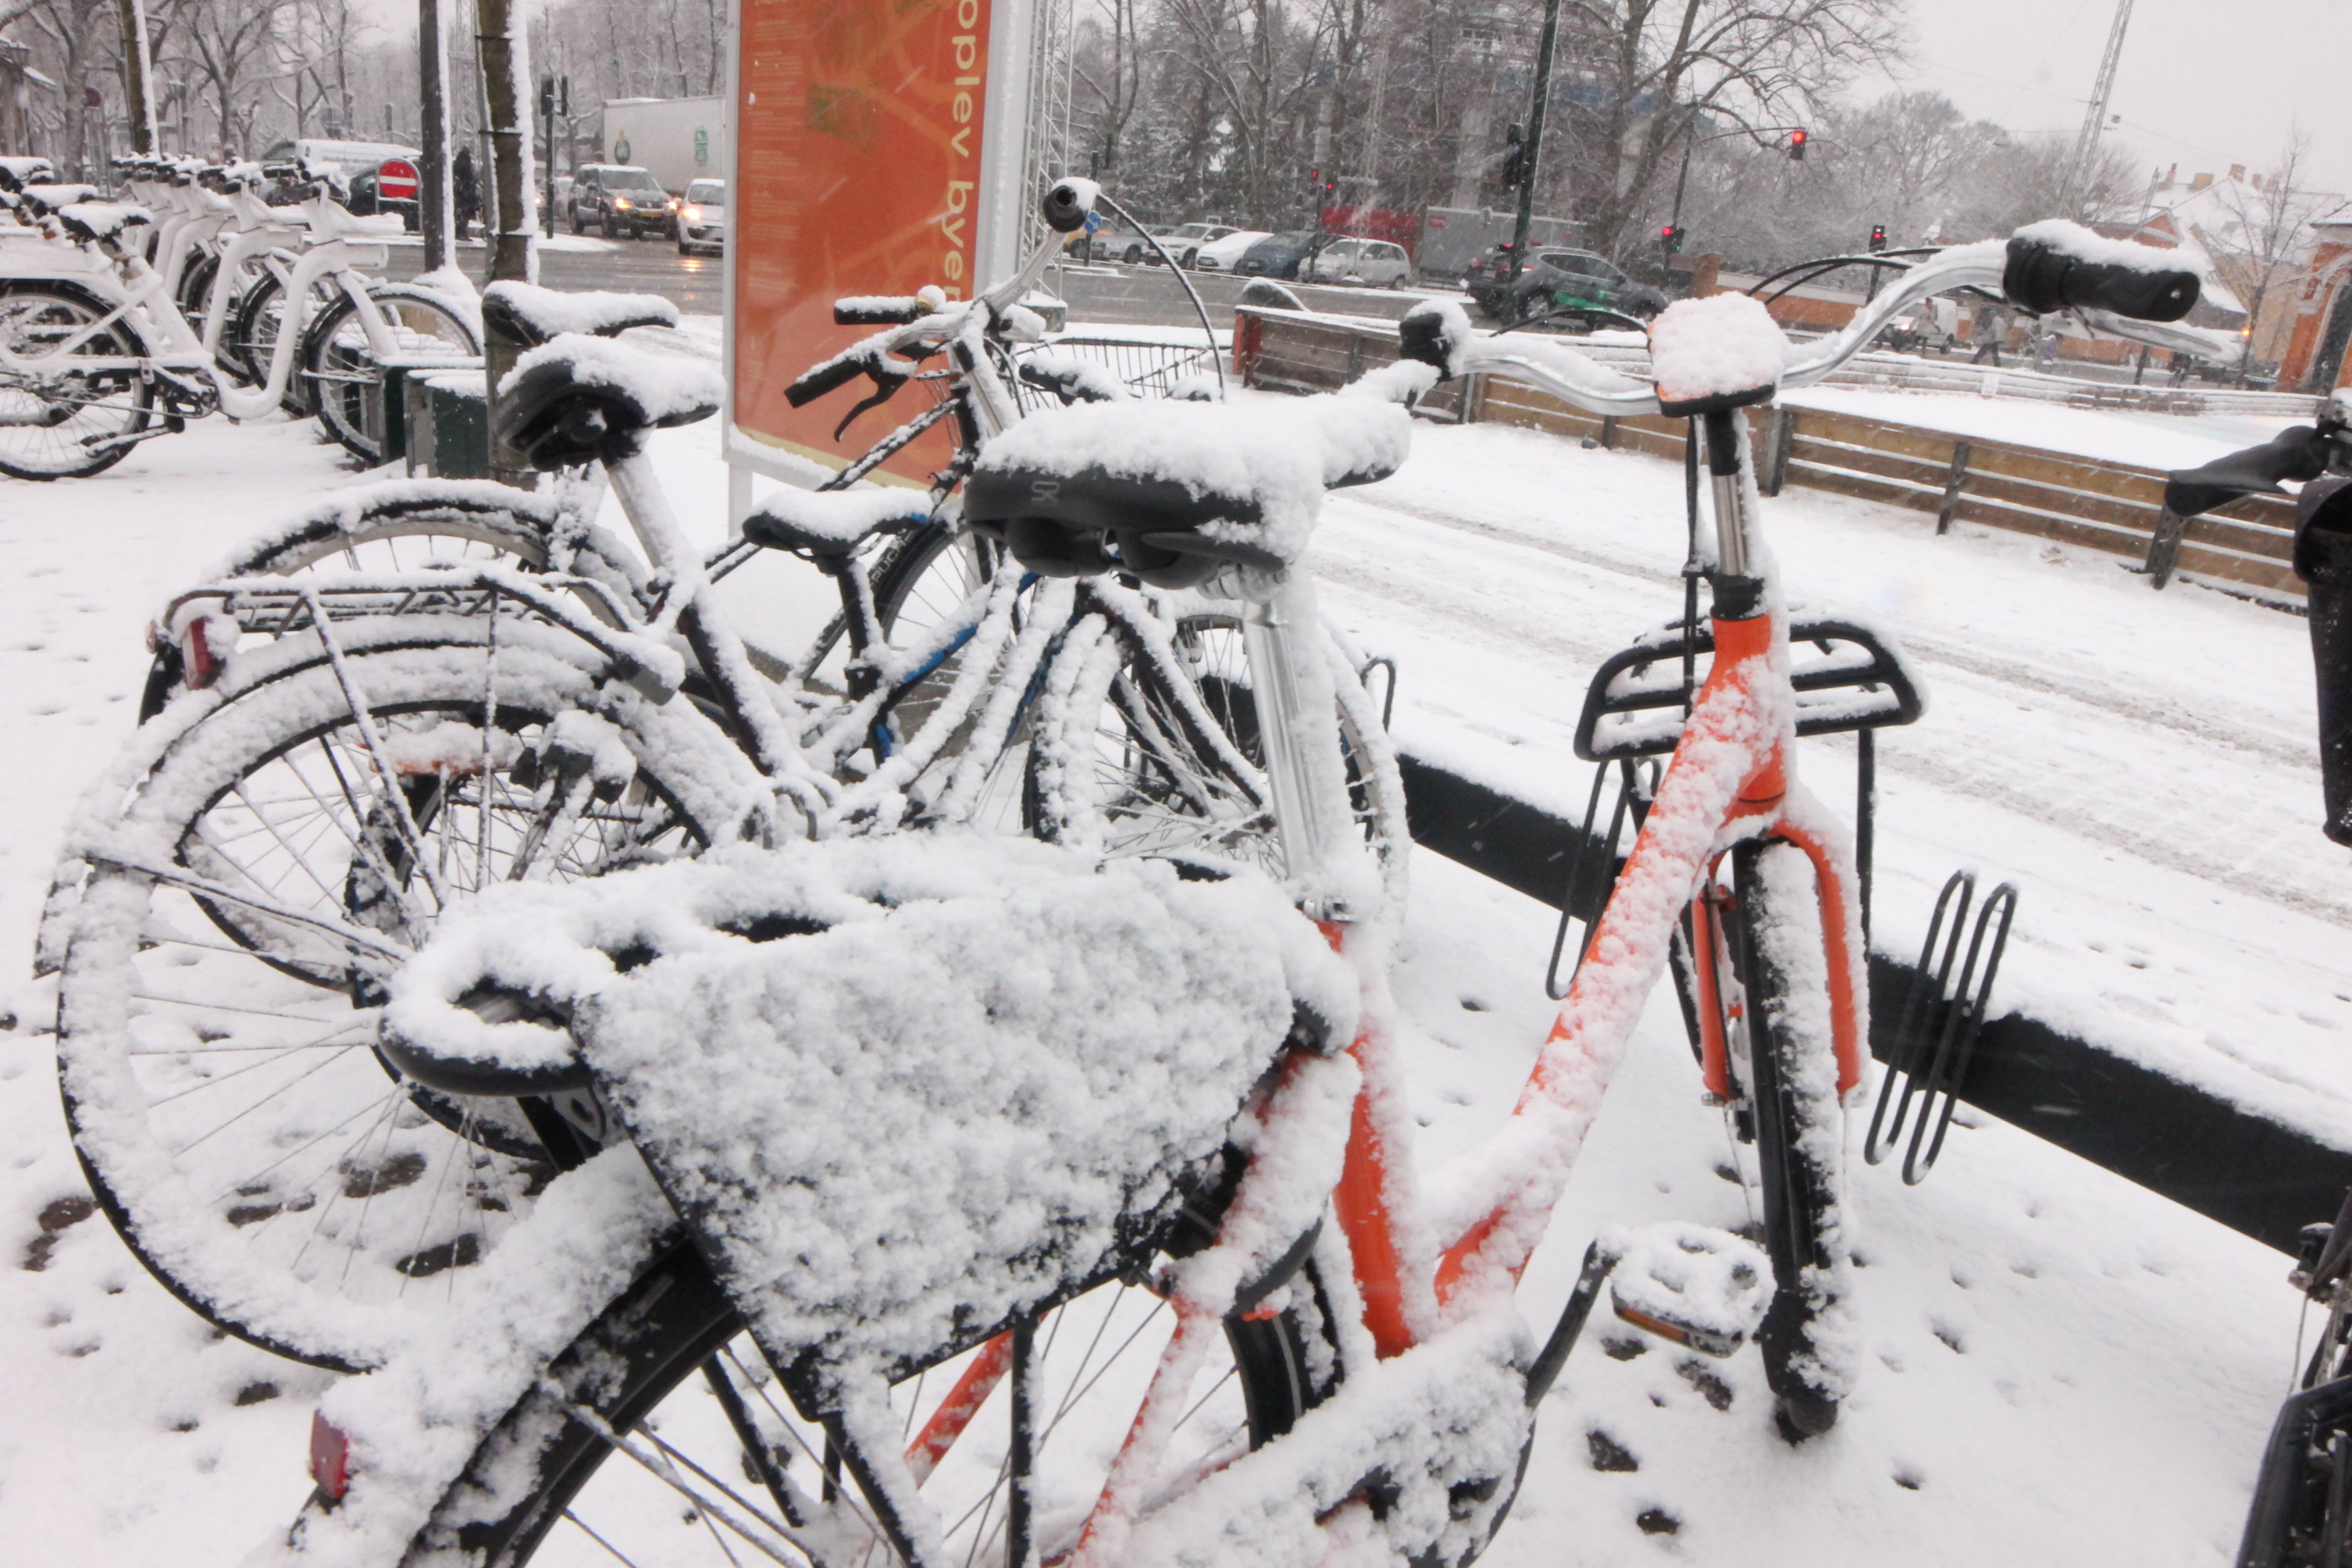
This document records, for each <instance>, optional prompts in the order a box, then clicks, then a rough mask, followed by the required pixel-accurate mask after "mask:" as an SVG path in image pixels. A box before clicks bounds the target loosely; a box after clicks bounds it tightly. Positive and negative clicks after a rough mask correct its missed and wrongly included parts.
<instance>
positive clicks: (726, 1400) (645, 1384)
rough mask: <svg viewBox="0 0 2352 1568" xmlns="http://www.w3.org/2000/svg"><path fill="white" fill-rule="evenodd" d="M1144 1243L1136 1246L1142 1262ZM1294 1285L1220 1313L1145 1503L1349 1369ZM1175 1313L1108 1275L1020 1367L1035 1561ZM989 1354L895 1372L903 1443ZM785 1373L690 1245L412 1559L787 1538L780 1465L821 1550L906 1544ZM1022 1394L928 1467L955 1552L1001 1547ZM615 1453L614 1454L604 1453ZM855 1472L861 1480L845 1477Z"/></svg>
mask: <svg viewBox="0 0 2352 1568" xmlns="http://www.w3.org/2000/svg"><path fill="white" fill-rule="evenodd" d="M1147 1261H1148V1259H1138V1260H1137V1262H1138V1266H1139V1267H1141V1266H1142V1265H1143V1264H1144V1263H1145V1262H1147ZM1291 1300H1292V1305H1290V1306H1289V1307H1286V1308H1285V1309H1283V1310H1280V1311H1278V1312H1276V1313H1274V1314H1272V1315H1270V1316H1267V1317H1265V1318H1259V1319H1250V1318H1246V1317H1241V1316H1235V1317H1234V1318H1231V1319H1228V1320H1227V1321H1226V1323H1225V1325H1224V1327H1225V1338H1224V1346H1223V1353H1222V1354H1219V1353H1217V1352H1212V1355H1211V1357H1210V1362H1211V1364H1210V1365H1209V1366H1207V1367H1206V1368H1204V1369H1203V1371H1202V1373H1201V1374H1200V1375H1199V1376H1198V1377H1197V1378H1196V1379H1195V1380H1194V1382H1193V1384H1192V1389H1191V1391H1190V1392H1189V1394H1188V1396H1187V1399H1186V1403H1185V1405H1184V1409H1185V1415H1184V1416H1183V1418H1182V1421H1181V1424H1180V1426H1179V1427H1178V1430H1177V1436H1176V1439H1175V1442H1174V1443H1173V1444H1172V1445H1171V1450H1172V1451H1171V1458H1172V1459H1173V1461H1174V1463H1173V1465H1172V1467H1171V1473H1169V1474H1167V1475H1164V1476H1162V1477H1160V1478H1155V1479H1154V1481H1153V1482H1152V1484H1151V1486H1150V1491H1149V1492H1148V1494H1147V1495H1148V1496H1149V1497H1150V1500H1151V1501H1154V1502H1157V1501H1160V1500H1164V1499H1165V1498H1166V1497H1168V1496H1169V1495H1170V1494H1171V1492H1173V1491H1175V1490H1178V1489H1181V1486H1182V1484H1183V1482H1184V1480H1186V1479H1192V1478H1196V1477H1198V1476H1200V1475H1202V1474H1205V1473H1207V1472H1208V1471H1209V1470H1211V1469H1213V1468H1216V1467H1217V1466H1219V1465H1221V1464H1222V1463H1223V1462H1225V1461H1227V1460H1229V1459H1230V1458H1233V1457H1234V1456H1236V1455H1238V1454H1239V1453H1241V1452H1244V1451H1246V1450H1248V1449H1255V1448H1257V1447H1263V1446H1264V1445H1265V1444H1266V1443H1268V1442H1271V1441H1272V1440H1274V1439H1275V1438H1276V1437H1278V1436H1281V1435H1283V1434H1284V1433H1286V1432H1287V1431H1289V1430H1290V1429H1291V1427H1292V1426H1293V1425H1294V1424H1295V1423H1296V1422H1297V1419H1298V1417H1299V1416H1300V1415H1303V1414H1304V1413H1305V1412H1306V1411H1307V1410H1308V1409H1310V1408H1312V1407H1313V1406H1314V1405H1317V1404H1318V1403H1320V1401H1321V1400H1322V1399H1323V1398H1324V1397H1325V1396H1327V1395H1328V1394H1329V1393H1330V1392H1331V1391H1332V1390H1333V1389H1334V1388H1335V1387H1336V1386H1337V1385H1338V1384H1339V1381H1340V1376H1341V1371H1342V1368H1341V1364H1340V1359H1339V1350H1338V1336H1337V1335H1336V1334H1335V1333H1334V1332H1333V1331H1332V1329H1331V1316H1330V1306H1329V1302H1328V1299H1327V1298H1326V1297H1325V1295H1324V1293H1323V1291H1322V1289H1321V1287H1320V1285H1319V1283H1318V1281H1317V1279H1316V1278H1315V1275H1314V1270H1313V1266H1312V1265H1311V1264H1310V1265H1309V1266H1308V1267H1307V1268H1306V1269H1305V1270H1302V1272H1301V1274H1300V1276H1299V1277H1298V1279H1297V1280H1296V1281H1294V1283H1293V1285H1292V1287H1291ZM1171 1319H1172V1314H1171V1312H1170V1311H1169V1310H1168V1309H1167V1307H1166V1306H1165V1304H1164V1303H1163V1302H1161V1301H1160V1299H1159V1298H1158V1297H1156V1296H1154V1295H1152V1294H1151V1292H1150V1291H1149V1290H1147V1289H1140V1288H1130V1287H1127V1286H1123V1285H1120V1284H1118V1283H1117V1282H1116V1281H1114V1282H1113V1283H1110V1284H1108V1285H1104V1286H1100V1287H1097V1289H1093V1290H1091V1291H1089V1292H1087V1293H1086V1294H1084V1295H1081V1296H1079V1297H1078V1298H1077V1299H1076V1300H1072V1301H1070V1302H1067V1303H1066V1304H1064V1305H1062V1306H1059V1307H1057V1308H1055V1310H1052V1311H1050V1312H1048V1313H1047V1314H1045V1317H1044V1318H1043V1319H1042V1321H1040V1322H1039V1323H1038V1324H1037V1326H1036V1328H1035V1330H1034V1346H1035V1347H1036V1348H1035V1351H1034V1362H1033V1365H1034V1373H1033V1376H1032V1380H1031V1383H1030V1384H1029V1388H1030V1392H1031V1402H1032V1408H1033V1409H1034V1411H1035V1413H1036V1414H1035V1417H1034V1430H1035V1431H1036V1433H1037V1437H1036V1440H1035V1443H1034V1467H1033V1469H1032V1471H1031V1478H1032V1485H1031V1495H1032V1499H1033V1508H1034V1515H1033V1517H1034V1520H1035V1525H1034V1533H1033V1539H1032V1553H1031V1555H1030V1559H1029V1560H1030V1561H1032V1562H1048V1563H1049V1562H1053V1561H1055V1560H1056V1559H1057V1558H1059V1557H1061V1556H1064V1555H1066V1553H1067V1551H1068V1549H1069V1547H1070V1545H1071V1544H1072V1542H1073V1541H1074V1539H1075V1533H1076V1529H1077V1527H1078V1525H1079V1524H1080V1523H1081V1522H1083V1521H1084V1519H1085V1517H1086V1513H1087V1509H1088V1508H1089V1507H1090V1506H1091V1505H1092V1504H1093V1502H1094V1500H1095V1498H1096V1496H1097V1494H1098V1492H1099V1490H1100V1488H1101V1484H1102V1480H1103V1476H1104V1472H1105V1468H1107V1464H1108V1459H1109V1458H1110V1456H1111V1455H1113V1454H1115V1453H1116V1452H1117V1451H1118V1446H1119V1442H1120V1439H1121V1438H1122V1437H1123V1436H1125V1434H1126V1430H1127V1424H1128V1422H1129V1419H1130V1418H1131V1417H1132V1416H1133V1415H1134V1412H1135V1409H1136V1406H1137V1405H1138V1403H1139V1399H1140V1396H1141V1393H1142V1390H1143V1387H1144V1386H1145V1384H1146V1383H1147V1382H1148V1380H1149V1378H1150V1373H1151V1371H1152V1368H1153V1367H1154V1366H1155V1365H1156V1364H1157V1363H1158V1361H1159V1358H1160V1352H1161V1350H1162V1348H1163V1347H1164V1345H1165V1344H1166V1342H1167V1340H1168V1337H1169V1333H1170V1328H1171ZM987 1353H988V1352H987V1351H986V1350H985V1349H982V1350H977V1351H971V1352H964V1353H962V1354H961V1355H958V1356H956V1357H953V1358H951V1359H948V1360H945V1361H942V1362H940V1363H937V1364H933V1365H930V1366H928V1367H925V1368H923V1369H922V1370H921V1371H919V1372H915V1373H910V1374H909V1375H907V1376H905V1377H903V1378H902V1379H901V1380H900V1381H898V1382H897V1383H896V1384H893V1385H892V1387H891V1388H890V1391H889V1400H890V1408H891V1412H892V1414H893V1415H894V1416H895V1417H896V1418H897V1421H898V1426H899V1428H900V1430H899V1436H898V1440H899V1441H902V1442H908V1441H910V1440H911V1439H913V1437H914V1436H915V1435H916V1434H917V1433H919V1432H921V1431H922V1430H924V1424H927V1423H929V1420H930V1419H931V1417H932V1415H934V1413H936V1412H938V1411H939V1410H940V1407H941V1406H942V1405H945V1404H947V1402H948V1400H949V1397H950V1392H951V1391H954V1390H956V1389H958V1387H959V1385H960V1384H961V1381H962V1379H963V1377H964V1374H965V1373H967V1372H969V1371H971V1368H972V1366H973V1363H975V1362H976V1361H977V1360H979V1359H980V1358H981V1357H982V1356H983V1355H985V1354H987ZM781 1382H782V1380H781V1379H779V1378H778V1377H777V1375H776V1373H775V1372H774V1370H773V1369H772V1368H771V1367H770V1365H769V1364H768V1363H766V1362H764V1361H763V1360H761V1357H760V1353H759V1352H758V1350H757V1348H756V1347H755V1346H754V1345H753V1344H752V1342H751V1336H750V1335H748V1334H746V1333H744V1332H743V1331H742V1324H741V1321H740V1318H738V1316H737V1315H736V1312H735V1310H734V1308H733V1307H732V1306H731V1305H730V1303H729V1301H728V1300H727V1297H726V1294H725V1292H724V1291H723V1290H722V1289H720V1288H719V1284H718V1282H717V1281H716V1280H715V1279H713V1278H712V1276H711V1274H710V1272H709V1268H708V1267H707V1266H706V1265H704V1263H703V1262H702V1261H701V1258H699V1256H698V1254H697V1253H696V1252H695V1250H694V1249H693V1248H692V1247H689V1246H687V1245H683V1244H681V1245H678V1246H677V1247H674V1248H672V1249H671V1250H670V1251H669V1252H667V1254H666V1255H665V1256H664V1257H662V1258H660V1259H658V1260H657V1261H656V1264H655V1265H654V1267H653V1268H651V1269H649V1270H648V1271H647V1272H646V1274H645V1276H644V1277H642V1278H641V1279H638V1280H637V1281H636V1283H635V1285H633V1286H632V1287H631V1288H630V1289H629V1290H628V1291H627V1292H626V1293H625V1295H623V1296H622V1297H621V1298H620V1299H619V1300H615V1301H614V1303H613V1304H612V1305H611V1306H609V1307H607V1308H606V1309H605V1310H604V1312H603V1314H602V1315H601V1316H599V1317H598V1319H597V1320H596V1321H595V1322H594V1323H593V1325H591V1326H590V1328H589V1329H588V1330H587V1331H585V1332H584V1333H583V1334H582V1335H581V1336H580V1337H579V1339H577V1340H575V1341H574V1342H573V1343H572V1346H571V1348H570V1349H568V1350H567V1351H565V1352H564V1353H563V1354H562V1356H560V1357H559V1358H557V1360H556V1361H555V1362H554V1363H553V1364H552V1366H551V1368H550V1370H549V1373H548V1374H547V1376H546V1377H545V1378H544V1379H542V1380H541V1382H540V1384H539V1385H538V1386H537V1387H536V1388H535V1389H534V1390H533V1391H532V1392H531V1393H530V1394H527V1395H525V1396H524V1398H523V1399H522V1401H521V1402H520V1404H519V1405H516V1406H515V1407H514V1408H513V1409H512V1410H511V1411H509V1413H508V1414H507V1415H506V1416H505V1417H504V1419H502V1420H501V1421H500V1422H499V1425H498V1426H496V1427H495V1428H493V1429H492V1431H491V1432H490V1434H489V1436H488V1437H487V1438H485V1439H484V1441H483V1442H482V1444H481V1445H480V1447H478V1449H477V1451H476V1453H475V1456H474V1458H473V1460H472V1462H471V1464H470V1465H469V1466H468V1467H467V1471H466V1474H465V1475H464V1476H463V1477H462V1478H461V1479H458V1481H457V1483H456V1484H455V1485H454V1486H453V1487H451V1488H450V1489H449V1491H448V1493H447V1494H446V1496H445V1497H444V1498H443V1499H442V1500H441V1503H440V1505H439V1507H438V1508H437V1509H436V1510H435V1514H434V1517H433V1520H432V1521H431V1522H430V1523H429V1524H428V1525H427V1526H426V1527H425V1530H424V1531H422V1532H420V1534H419V1535H418V1536H417V1538H416V1540H415V1542H414V1543H413V1544H412V1546H411V1548H410V1553H409V1561H411V1562H415V1561H418V1560H419V1559H420V1558H422V1557H424V1556H425V1555H426V1554H428V1553H429V1552H433V1551H435V1550H436V1549H438V1550H446V1549H447V1548H449V1547H451V1546H456V1547H458V1548H460V1549H462V1550H464V1551H466V1552H468V1553H471V1554H472V1555H469V1556H468V1558H467V1561H472V1562H482V1563H496V1564H499V1565H501V1568H510V1565H518V1564H521V1563H541V1564H542V1565H567V1568H568V1565H570V1564H574V1563H580V1564H585V1563H609V1562H611V1561H613V1560H614V1557H618V1558H619V1560H621V1561H623V1562H628V1563H640V1562H661V1563H697V1562H706V1561H707V1562H709V1563H712V1564H726V1563H737V1562H741V1561H745V1560H747V1559H748V1558H751V1557H754V1556H756V1555H758V1554H760V1553H761V1552H768V1551H771V1550H772V1548H773V1546H774V1545H775V1543H777V1542H779V1541H780V1540H781V1539H782V1538H781V1537H780V1536H779V1535H777V1534H775V1533H773V1532H772V1531H768V1530H762V1529H761V1527H760V1523H761V1521H760V1519H759V1516H760V1515H762V1514H764V1515H766V1516H767V1517H768V1518H769V1519H770V1520H778V1519H789V1517H790V1515H789V1510H788V1509H787V1505H786V1503H785V1501H784V1497H786V1496H789V1495H790V1494H788V1493H784V1491H783V1488H782V1484H781V1482H782V1479H784V1478H787V1477H789V1478H790V1479H791V1480H792V1482H793V1486H794V1487H796V1488H797V1489H798V1490H799V1492H800V1493H801V1494H803V1495H804V1496H807V1497H815V1496H817V1495H818V1494H819V1493H820V1492H822V1493H823V1494H824V1496H825V1497H828V1498H830V1497H832V1496H834V1495H836V1493H838V1495H840V1496H841V1497H842V1499H843V1505H844V1506H843V1508H842V1509H841V1510H840V1513H841V1516H842V1522H843V1523H844V1525H845V1527H846V1528H845V1536H844V1539H842V1540H841V1541H840V1542H839V1543H838V1550H839V1555H838V1556H837V1557H834V1558H828V1559H827V1563H828V1568H845V1565H848V1564H871V1565H874V1568H882V1565H886V1564H894V1563H905V1562H907V1560H908V1558H907V1555H906V1553H904V1552H902V1551H901V1550H900V1549H899V1548H898V1545H897V1544H895V1543H894V1542H893V1541H892V1540H891V1539H890V1532H889V1531H888V1530H887V1528H884V1527H882V1526H880V1524H879V1521H880V1520H882V1519H887V1518H888V1517H889V1516H890V1509H889V1505H888V1504H887V1503H884V1504H880V1505H878V1506H877V1501H876V1500H875V1499H874V1498H873V1497H872V1496H870V1495H868V1494H867V1493H866V1491H865V1489H864V1488H863V1487H862V1486H860V1485H858V1484H857V1478H858V1477H859V1475H860V1474H861V1467H860V1466H859V1465H858V1463H857V1462H856V1455H855V1454H854V1452H852V1453H847V1454H845V1452H844V1450H843V1448H842V1447H841V1445H840V1444H839V1443H837V1442H828V1439H827V1436H826V1433H825V1431H824V1428H823V1427H822V1426H818V1425H816V1424H814V1423H812V1422H810V1421H808V1420H805V1419H803V1417H802V1416H801V1415H800V1414H799V1412H798V1411H797V1410H796V1409H795V1408H794V1407H793V1405H792V1404H791V1403H790V1401H789V1400H788V1399H787V1398H786V1397H783V1396H782V1393H781V1389H780V1386H779V1385H780V1384H781ZM1008 1384H1009V1380H1008ZM1011 1398H1012V1391H1011V1388H1010V1387H1009V1385H1007V1384H1000V1385H997V1386H996V1387H995V1390H994V1392H993V1393H992V1394H989V1395H988V1396H987V1398H986V1400H985V1402H984V1403H982V1405H980V1406H979V1407H978V1409H977V1410H976V1411H974V1412H973V1413H972V1415H971V1418H970V1422H969V1425H968V1426H965V1427H964V1428H963V1436H961V1440H959V1441H958V1442H956V1443H955V1445H954V1446H953V1447H950V1448H949V1449H948V1450H947V1451H946V1453H945V1455H944V1457H943V1458H940V1461H939V1463H938V1466H937V1468H936V1469H934V1470H932V1471H931V1472H930V1473H929V1476H928V1477H927V1478H925V1479H924V1482H923V1485H922V1489H921V1492H920V1497H919V1503H920V1504H921V1505H922V1506H927V1507H929V1509H930V1510H932V1512H933V1513H934V1515H935V1517H936V1519H937V1521H938V1525H939V1528H940V1531H942V1533H943V1534H944V1536H945V1539H946V1542H947V1545H948V1549H949V1554H950V1560H951V1561H954V1562H960V1563H996V1562H1001V1561H1003V1560H1004V1559H1005V1556H1006V1548H1005V1544H1004V1533H1005V1528H1006V1495H1005V1494H1006V1493H1007V1491H1008V1490H1009V1488H1008V1487H1007V1485H1006V1477H1007V1472H1008V1467H1007V1463H1006V1456H1007V1452H1008V1448H1009V1445H1010V1425H1011V1424H1010V1421H1009V1419H1008V1412H1009V1409H1010V1404H1011ZM599 1426H604V1427H605V1428H607V1429H609V1430H610V1431H612V1432H613V1433H614V1434H617V1435H620V1436H625V1437H628V1438H631V1439H632V1440H633V1443H634V1446H635V1448H636V1450H637V1451H636V1452H635V1453H630V1452H629V1451H628V1450H627V1449H625V1448H622V1447H618V1446H616V1445H615V1444H614V1442H613V1441H611V1440H610V1439H608V1438H607V1437H605V1436H603V1435H602V1434H601V1433H600V1432H599V1430H598V1427H599ZM648 1452H650V1453H652V1454H655V1455H657V1456H659V1457H661V1458H667V1460H669V1462H670V1465H671V1467H672V1468H671V1472H670V1477H668V1478H665V1477H663V1476H661V1475H660V1474H659V1473H658V1472H657V1471H656V1470H655V1469H653V1468H650V1467H649V1466H647V1465H646V1463H645V1460H644V1459H643V1458H641V1457H640V1456H642V1455H645V1454H646V1453H648ZM616 1457H618V1458H619V1459H620V1461H621V1462H616V1463H610V1464H608V1463H607V1462H606V1461H607V1460H608V1459H611V1458H616ZM845 1461H846V1462H845ZM845 1470H846V1471H847V1473H848V1478H849V1479H850V1481H851V1483H852V1486H851V1487H850V1488H842V1487H841V1486H840V1480H841V1479H842V1476H843V1472H844V1471H845ZM678 1483H683V1484H682V1485H680V1484H678ZM681 1492H683V1494H684V1495H683V1496H681ZM780 1494H781V1495H780ZM681 1518H683V1521H684V1522H685V1528H683V1529H682V1528H681V1527H680V1521H681ZM730 1536H731V1537H732V1538H733V1539H732V1540H731V1541H730ZM746 1547H748V1548H749V1550H748V1551H745V1550H742V1549H744V1548H746ZM739 1551H740V1552H741V1555H739V1554H738V1553H739ZM788 1560H789V1559H788Z"/></svg>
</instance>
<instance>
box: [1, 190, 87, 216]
mask: <svg viewBox="0 0 2352 1568" xmlns="http://www.w3.org/2000/svg"><path fill="white" fill-rule="evenodd" d="M20 194H21V195H23V196H24V198H25V200H26V203H27V204H28V205H30V206H31V207H32V209H33V210H34V211H35V212H37V213H43V214H51V213H55V212H56V211H57V210H58V208H59V207H69V206H71V205H74V204H75V203H76V202H94V201H96V200H98V199H99V189H98V187H97V186H96V185H26V187H25V188H24V190H23V191H22V192H21V193H20Z"/></svg>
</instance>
